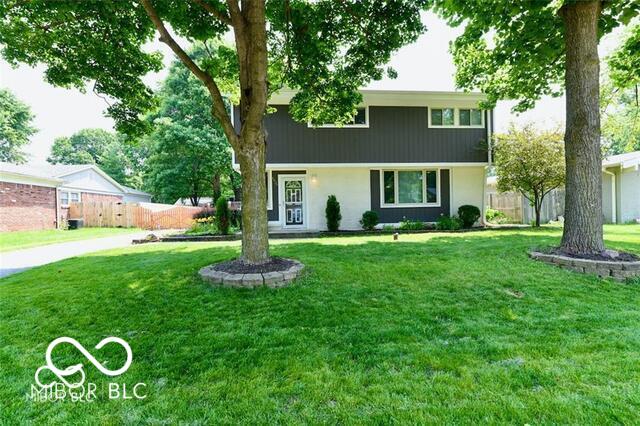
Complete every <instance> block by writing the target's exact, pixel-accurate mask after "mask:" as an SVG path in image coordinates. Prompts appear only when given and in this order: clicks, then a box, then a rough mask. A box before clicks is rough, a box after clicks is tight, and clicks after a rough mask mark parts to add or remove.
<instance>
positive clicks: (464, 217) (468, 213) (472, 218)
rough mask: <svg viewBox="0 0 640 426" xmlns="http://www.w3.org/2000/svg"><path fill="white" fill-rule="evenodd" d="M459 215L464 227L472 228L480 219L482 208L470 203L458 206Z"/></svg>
mask: <svg viewBox="0 0 640 426" xmlns="http://www.w3.org/2000/svg"><path fill="white" fill-rule="evenodd" d="M458 217H459V218H460V220H461V221H462V227H463V228H471V227H472V226H473V224H474V223H476V221H477V220H478V219H480V209H479V208H477V207H476V206H470V205H468V204H466V205H464V206H460V207H458Z"/></svg>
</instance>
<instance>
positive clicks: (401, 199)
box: [380, 169, 440, 207]
mask: <svg viewBox="0 0 640 426" xmlns="http://www.w3.org/2000/svg"><path fill="white" fill-rule="evenodd" d="M380 186H381V188H380V189H381V191H380V192H381V198H382V200H381V201H382V203H381V204H382V207H416V206H437V205H439V203H440V177H439V172H438V170H434V169H429V170H383V171H382V176H381V178H380Z"/></svg>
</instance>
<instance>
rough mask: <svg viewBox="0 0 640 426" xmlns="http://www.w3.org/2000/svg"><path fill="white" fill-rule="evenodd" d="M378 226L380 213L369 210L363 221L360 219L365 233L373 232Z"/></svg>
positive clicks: (365, 213)
mask: <svg viewBox="0 0 640 426" xmlns="http://www.w3.org/2000/svg"><path fill="white" fill-rule="evenodd" d="M377 224H378V213H376V212H374V211H371V210H367V211H366V212H364V213H362V219H360V225H362V229H364V230H365V231H372V230H373V228H375V227H376V225H377Z"/></svg>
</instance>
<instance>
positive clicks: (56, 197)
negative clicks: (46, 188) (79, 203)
mask: <svg viewBox="0 0 640 426" xmlns="http://www.w3.org/2000/svg"><path fill="white" fill-rule="evenodd" d="M55 195H56V196H55V203H54V205H55V208H56V229H60V203H59V201H58V200H59V196H60V194H59V193H58V187H57V186H56V187H55Z"/></svg>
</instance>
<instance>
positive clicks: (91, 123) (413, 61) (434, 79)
mask: <svg viewBox="0 0 640 426" xmlns="http://www.w3.org/2000/svg"><path fill="white" fill-rule="evenodd" d="M423 21H424V23H425V25H426V26H427V32H426V33H425V34H424V35H422V36H421V37H420V39H419V40H418V41H417V42H416V43H414V44H412V45H408V46H405V47H404V48H402V49H401V50H400V51H398V52H397V54H396V55H395V56H394V57H393V59H392V61H391V64H390V65H391V66H393V67H394V68H395V69H396V70H397V71H398V78H397V79H395V80H382V81H378V82H373V83H372V84H371V85H370V86H369V88H373V89H392V90H436V91H448V90H455V84H454V78H453V74H454V71H455V68H454V66H453V61H452V58H451V55H450V54H449V52H448V48H449V42H450V41H452V40H453V39H454V38H455V37H457V36H458V35H459V34H460V29H455V28H449V27H447V25H446V24H445V23H444V22H443V21H442V20H440V19H439V18H437V17H436V16H434V15H433V14H425V15H424V16H423ZM618 39H619V32H617V33H615V34H613V35H610V36H608V37H607V38H606V39H604V40H603V42H602V43H601V46H600V54H601V56H603V55H605V54H607V53H608V52H610V51H611V49H612V48H613V47H614V46H615V45H616V44H617V41H618ZM149 48H150V49H152V50H160V51H161V52H163V54H164V59H165V64H168V63H170V62H171V61H172V60H173V56H172V54H171V52H170V51H169V50H168V48H167V47H166V46H165V45H164V44H162V43H160V42H158V41H156V42H154V43H153V44H152V45H151V46H149ZM42 71H43V69H42V68H41V67H37V68H29V67H26V66H20V67H19V68H17V69H13V68H11V67H10V66H9V65H8V64H7V63H6V62H4V61H2V60H1V59H0V87H3V88H8V89H9V90H11V91H12V92H13V93H14V94H16V95H17V96H18V98H20V99H21V100H22V101H23V102H26V103H27V104H28V105H30V106H31V108H32V111H33V112H34V114H35V126H36V127H37V128H38V129H39V132H38V133H37V134H36V135H34V136H33V137H32V142H31V144H30V145H29V146H28V148H27V152H28V153H29V155H30V157H31V160H32V161H33V162H38V163H40V162H44V161H45V160H46V158H47V156H48V155H49V151H50V148H51V144H52V143H53V140H54V139H55V138H56V137H59V136H68V135H71V134H73V133H74V132H76V131H78V130H80V129H83V128H88V127H98V128H103V129H107V130H111V129H113V121H112V120H111V119H110V118H107V117H105V116H104V110H105V108H106V104H105V101H104V100H102V99H100V98H99V97H98V96H96V95H95V94H94V93H93V92H91V90H88V91H87V92H86V93H81V92H80V91H78V90H67V89H61V88H57V87H53V86H51V85H49V84H47V83H46V82H44V80H43V76H42ZM165 75H166V71H164V72H160V73H157V74H153V75H148V76H146V77H145V81H146V82H147V84H149V85H150V86H151V87H154V88H155V87H157V85H158V83H159V81H161V80H162V78H163V77H164V76H165ZM513 105H514V102H501V103H499V104H498V107H497V108H496V112H495V117H496V123H495V125H496V127H497V130H498V131H501V130H503V129H505V128H506V127H507V126H508V124H509V123H510V122H511V121H514V122H516V123H526V122H531V121H533V122H536V123H538V124H539V125H540V126H544V127H555V126H557V125H559V124H562V123H564V98H555V99H552V98H545V99H543V100H541V101H540V102H539V103H538V105H536V108H535V109H533V110H530V111H527V112H526V113H524V114H520V115H514V114H512V113H511V111H510V110H511V107H512V106H513Z"/></svg>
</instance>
